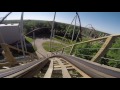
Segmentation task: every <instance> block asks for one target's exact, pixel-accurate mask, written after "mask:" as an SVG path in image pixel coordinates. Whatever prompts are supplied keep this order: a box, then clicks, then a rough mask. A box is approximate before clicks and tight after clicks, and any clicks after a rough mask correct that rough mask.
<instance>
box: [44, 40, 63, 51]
mask: <svg viewBox="0 0 120 90" xmlns="http://www.w3.org/2000/svg"><path fill="white" fill-rule="evenodd" d="M42 45H43V48H44V49H45V50H46V51H48V52H50V42H45V43H43V44H42ZM52 47H53V48H52V50H51V52H55V51H57V50H59V49H62V48H63V47H64V45H61V44H59V43H54V42H52Z"/></svg>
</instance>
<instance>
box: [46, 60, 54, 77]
mask: <svg viewBox="0 0 120 90" xmlns="http://www.w3.org/2000/svg"><path fill="white" fill-rule="evenodd" d="M52 72H53V60H52V59H51V62H50V65H49V68H48V70H47V72H46V74H45V76H44V78H51V76H52Z"/></svg>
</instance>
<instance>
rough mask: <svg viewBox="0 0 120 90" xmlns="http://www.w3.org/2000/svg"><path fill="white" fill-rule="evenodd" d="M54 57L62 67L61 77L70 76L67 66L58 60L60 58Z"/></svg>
mask: <svg viewBox="0 0 120 90" xmlns="http://www.w3.org/2000/svg"><path fill="white" fill-rule="evenodd" d="M55 59H56V61H58V63H59V65H60V66H61V68H62V74H63V78H71V76H70V74H69V72H68V70H67V68H66V67H65V66H64V65H63V63H62V62H61V61H60V59H58V58H55Z"/></svg>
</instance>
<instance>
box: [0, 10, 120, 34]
mask: <svg viewBox="0 0 120 90" xmlns="http://www.w3.org/2000/svg"><path fill="white" fill-rule="evenodd" d="M6 13H7V12H0V17H3V16H4V15H5V14H6ZM79 15H80V18H81V23H82V26H83V27H85V26H86V25H88V24H92V26H93V27H94V28H95V29H96V30H99V31H103V32H107V33H110V34H120V12H79ZM53 16H54V12H25V14H24V19H35V20H48V21H51V20H53ZM74 16H75V12H57V17H56V21H58V22H65V23H71V21H72V19H73V17H74ZM9 19H20V12H13V13H12V14H11V15H10V16H9V17H8V18H7V20H9ZM77 23H78V22H77Z"/></svg>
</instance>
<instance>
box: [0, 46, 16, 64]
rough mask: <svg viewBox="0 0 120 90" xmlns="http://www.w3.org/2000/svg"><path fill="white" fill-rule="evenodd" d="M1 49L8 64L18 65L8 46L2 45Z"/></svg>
mask: <svg viewBox="0 0 120 90" xmlns="http://www.w3.org/2000/svg"><path fill="white" fill-rule="evenodd" d="M1 47H2V48H3V52H2V54H3V55H4V57H5V58H6V60H7V62H9V63H10V65H11V66H13V65H15V64H17V62H16V60H15V59H14V57H13V55H12V53H11V51H10V49H9V48H8V46H7V45H5V44H1Z"/></svg>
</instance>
